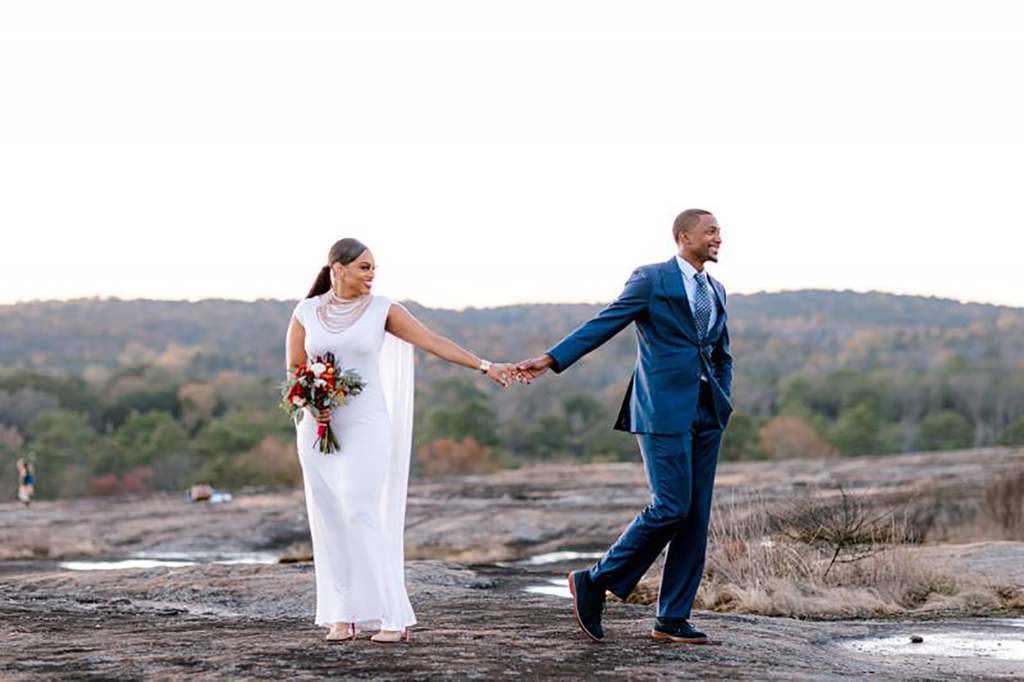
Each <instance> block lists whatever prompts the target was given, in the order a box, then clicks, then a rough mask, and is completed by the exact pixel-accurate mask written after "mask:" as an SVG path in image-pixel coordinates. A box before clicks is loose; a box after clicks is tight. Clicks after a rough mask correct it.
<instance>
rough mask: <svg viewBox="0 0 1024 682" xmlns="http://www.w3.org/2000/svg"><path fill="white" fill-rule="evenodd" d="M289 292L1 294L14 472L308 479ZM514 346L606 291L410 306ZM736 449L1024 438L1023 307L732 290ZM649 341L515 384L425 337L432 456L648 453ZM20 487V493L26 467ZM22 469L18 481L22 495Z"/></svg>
mask: <svg viewBox="0 0 1024 682" xmlns="http://www.w3.org/2000/svg"><path fill="white" fill-rule="evenodd" d="M292 305H294V303H289V302H283V301H258V302H255V303H244V302H237V301H204V302H199V303H184V302H159V301H116V300H86V301H72V302H64V303H32V304H20V305H16V306H3V307H0V471H7V472H8V475H9V476H10V477H11V478H12V479H13V472H14V466H13V462H14V460H15V459H17V458H18V457H25V456H30V455H33V454H34V457H35V458H36V468H37V473H38V478H39V492H40V494H41V495H43V496H51V497H52V496H58V495H65V496H73V495H83V494H106V493H111V492H131V491H145V490H154V489H163V490H180V489H182V488H184V487H186V486H187V485H188V484H190V483H192V482H196V481H198V480H209V481H211V482H213V483H214V484H215V485H220V486H225V487H237V486H241V485H260V486H270V487H274V486H293V485H296V484H297V483H298V482H299V480H300V473H299V470H298V465H297V461H296V458H295V454H294V430H293V427H292V426H291V424H290V423H289V422H288V420H287V417H286V416H285V414H284V413H283V412H282V411H280V410H279V409H278V408H277V399H278V396H277V390H276V389H277V384H278V382H279V381H280V380H281V379H282V378H283V343H284V328H285V325H286V323H287V319H288V315H289V313H290V309H291V306H292ZM409 307H410V309H412V310H413V312H414V314H416V315H417V316H419V317H420V318H421V319H423V320H424V321H425V322H426V323H427V324H428V325H430V326H431V327H433V328H435V329H437V330H438V331H440V332H441V333H444V334H446V335H449V336H451V337H452V338H453V339H455V340H456V341H457V342H458V343H460V344H462V345H464V346H466V347H468V348H470V349H472V350H474V352H477V353H478V354H481V355H484V356H485V357H489V358H492V359H495V360H498V359H510V360H515V359H521V357H526V356H528V355H533V354H536V353H540V352H543V351H544V350H545V349H546V348H548V347H549V346H550V345H551V344H552V343H554V342H555V341H557V340H558V338H560V337H561V336H562V335H564V334H565V333H567V332H568V331H571V329H572V328H573V327H574V326H576V325H577V324H579V323H580V322H582V321H584V320H585V319H587V318H588V317H589V316H590V315H592V314H593V313H594V312H595V311H596V310H597V309H598V308H599V306H596V305H525V306H509V307H504V308H493V309H484V310H474V309H469V310H465V311H450V310H436V309H427V308H423V307H422V306H418V305H416V304H415V303H410V304H409ZM730 329H731V331H732V339H733V354H734V356H735V358H736V385H735V389H734V402H735V407H736V412H735V414H734V417H733V419H732V421H731V423H730V426H729V429H728V431H727V433H726V435H725V443H724V445H723V451H722V457H723V459H727V460H744V459H766V458H784V457H839V456H852V455H864V454H883V453H898V452H909V451H916V450H936V449H954V448H969V447H979V446H988V445H994V444H1007V445H1020V444H1024V311H1021V310H1019V309H1013V308H1000V307H996V306H982V305H973V304H972V305H964V304H959V303H956V302H952V301H943V300H939V299H928V298H918V297H901V296H891V295H883V294H854V293H851V292H788V293H784V294H758V295H753V296H734V297H731V298H730ZM634 358H635V341H634V339H633V337H632V334H631V332H629V331H624V332H623V333H621V334H620V335H619V336H618V337H616V339H614V340H613V341H612V342H610V343H609V344H607V345H606V346H605V347H604V348H602V349H600V350H599V351H597V352H595V353H593V354H591V355H590V356H587V357H586V358H584V359H583V360H582V361H580V363H579V364H578V365H577V366H575V367H573V368H572V369H571V370H569V371H568V372H566V373H564V374H562V375H560V376H553V375H548V376H545V377H543V378H541V379H540V380H539V381H538V382H537V383H535V384H534V385H532V386H530V387H525V388H524V387H514V388H512V389H509V390H508V391H501V390H498V389H496V388H495V387H493V386H491V385H489V384H488V383H487V382H486V381H484V380H482V379H481V378H480V377H478V376H476V375H474V374H473V373H471V372H468V371H467V370H464V369H461V368H455V367H452V366H450V365H447V364H446V363H443V362H441V361H438V360H436V359H434V358H431V357H429V356H426V355H423V354H421V353H418V354H417V361H416V362H417V368H416V371H417V400H416V420H415V427H414V428H415V431H414V438H415V442H414V449H415V457H414V475H435V474H445V473H453V472H455V473H457V472H468V471H488V470H493V469H496V468H501V467H508V466H517V465H519V464H521V463H524V462H531V461H545V460H553V459H559V460H574V461H596V460H613V461H616V460H633V459H635V458H637V456H638V455H637V452H636V445H635V441H634V440H633V439H632V438H631V437H629V436H628V435H626V434H621V433H618V432H615V431H612V429H611V424H612V422H613V421H614V416H615V414H616V412H617V409H618V404H619V401H620V400H621V396H622V393H623V392H624V390H625V387H626V384H627V383H628V380H629V375H630V372H631V369H632V365H633V362H634ZM11 488H12V491H13V487H11ZM8 492H9V491H8V490H7V489H6V488H4V489H3V492H2V493H0V495H3V498H2V499H10V498H11V497H12V495H10V494H8Z"/></svg>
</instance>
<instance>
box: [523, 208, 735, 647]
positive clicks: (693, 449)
mask: <svg viewBox="0 0 1024 682" xmlns="http://www.w3.org/2000/svg"><path fill="white" fill-rule="evenodd" d="M672 235H673V237H675V241H676V246H677V247H678V251H679V253H678V255H676V256H674V257H672V258H671V259H669V260H668V261H667V262H665V263H659V264H655V265H644V266H641V267H639V268H637V269H636V270H634V271H633V274H632V276H630V278H629V281H627V282H626V287H625V289H623V291H622V294H621V295H619V297H618V299H616V300H615V301H614V302H613V303H611V304H610V305H608V307H606V308H605V309H604V310H602V311H601V312H599V313H598V314H597V315H596V316H595V317H594V318H593V319H591V320H590V321H588V322H586V323H585V324H583V326H581V327H579V328H578V329H577V330H576V331H574V332H573V333H572V334H570V335H569V336H567V337H566V338H565V339H563V340H562V341H561V342H559V343H558V344H557V345H556V346H555V347H554V348H552V349H551V350H549V351H548V352H547V354H546V355H544V356H542V357H539V358H534V359H533V360H525V361H523V362H521V363H519V364H518V365H517V369H518V371H519V372H520V374H521V376H523V377H524V380H525V381H527V382H529V381H531V380H533V379H535V378H536V377H538V376H540V375H541V374H543V373H544V372H546V371H547V370H548V369H549V368H550V369H553V370H554V371H555V372H556V373H559V372H562V371H564V370H566V369H568V368H569V366H570V365H572V364H573V363H574V362H576V361H577V360H579V359H580V358H581V357H583V356H584V355H586V354H587V353H589V352H590V351H592V350H594V349H595V348H597V347H598V346H600V345H601V344H603V343H604V342H606V341H607V340H608V339H610V338H612V337H613V336H615V335H616V334H617V333H618V332H620V331H621V330H622V329H623V328H624V327H626V326H627V325H628V324H629V323H630V322H634V323H635V324H636V336H637V345H638V355H639V357H638V359H637V363H636V369H635V371H634V372H633V378H632V380H631V381H630V384H629V388H628V389H627V391H626V397H625V399H624V400H623V402H622V409H621V410H620V412H619V418H618V421H617V422H616V424H615V428H616V429H618V430H620V431H628V432H630V433H635V434H636V435H637V441H638V442H639V444H640V452H641V454H642V455H643V460H644V469H645V471H646V473H647V484H648V486H650V489H651V503H650V505H648V506H647V508H646V509H644V510H643V511H642V512H640V514H639V515H637V517H636V518H635V519H634V520H633V523H632V524H630V526H629V527H628V528H627V529H626V531H625V532H624V533H623V534H622V535H621V536H620V537H619V539H618V540H616V542H615V544H614V545H612V546H611V548H610V549H609V550H608V551H607V552H606V553H605V555H604V556H603V557H602V558H601V559H600V560H599V561H598V562H597V564H595V565H594V566H593V567H591V568H590V569H589V570H586V571H577V572H575V573H572V574H570V575H569V589H570V590H571V592H572V595H573V606H574V610H575V613H576V621H577V623H578V624H579V626H580V627H581V628H582V629H583V631H584V632H585V633H586V634H587V635H589V636H590V637H591V638H592V639H594V640H600V639H602V638H603V637H604V630H603V629H602V627H601V612H602V610H603V608H604V599H605V590H608V591H611V592H612V593H613V594H615V595H616V596H618V597H619V598H621V599H625V598H626V597H628V596H629V593H630V592H631V591H632V590H633V588H634V587H635V586H636V584H637V582H639V580H640V578H642V577H643V575H644V573H645V572H646V571H647V569H648V568H650V566H651V564H652V563H654V560H655V559H656V558H657V557H658V555H659V554H660V553H661V551H662V550H663V549H665V547H666V546H667V547H668V553H667V556H666V558H665V567H664V569H663V570H662V574H661V589H660V591H659V594H658V612H657V617H656V618H655V621H654V629H653V630H652V632H651V636H652V637H654V639H658V640H667V641H672V642H686V643H691V644H706V643H707V641H708V639H707V636H706V635H705V634H704V633H702V632H700V631H699V630H697V629H696V628H695V627H693V626H692V625H691V624H690V623H689V621H688V619H689V617H690V610H691V608H692V607H693V599H694V597H695V596H696V594H697V587H698V585H700V579H701V574H702V573H703V570H704V552H705V547H706V546H707V538H708V519H709V515H710V512H711V492H712V488H713V487H714V483H715V465H716V464H717V462H718V448H719V445H720V443H721V441H722V431H723V430H724V429H725V425H726V422H727V421H728V419H729V414H730V413H731V412H732V405H731V402H730V397H731V393H732V357H731V356H730V355H729V332H728V330H727V328H726V311H725V289H723V288H722V285H721V284H719V283H718V282H717V281H715V280H713V279H711V277H710V276H708V274H707V273H706V272H705V270H704V266H705V264H706V263H708V262H712V263H716V262H718V249H719V248H720V247H721V245H722V234H721V230H720V229H719V227H718V222H717V221H716V220H715V217H714V216H713V215H712V214H711V213H709V212H708V211H703V210H701V209H689V210H687V211H683V212H682V213H680V214H679V216H678V217H677V218H676V220H675V223H674V224H673V226H672Z"/></svg>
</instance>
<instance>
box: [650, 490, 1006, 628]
mask: <svg viewBox="0 0 1024 682" xmlns="http://www.w3.org/2000/svg"><path fill="white" fill-rule="evenodd" d="M844 498H846V499H845V500H844ZM819 502H820V504H821V505H826V506H827V505H828V504H836V505H838V509H839V511H838V512H834V513H833V512H823V513H817V512H815V513H812V514H810V516H807V515H806V514H798V513H795V512H797V511H801V510H802V511H803V512H806V511H808V510H811V509H815V510H819V511H820V510H821V509H822V508H823V507H821V506H820V505H818V504H817V503H815V504H807V503H806V502H801V503H798V504H796V505H792V504H791V505H789V506H788V507H785V508H782V509H778V508H775V509H769V508H768V507H767V505H765V504H764V503H754V504H749V503H748V504H744V505H742V506H741V505H735V504H734V505H720V506H718V507H717V508H716V511H715V514H714V516H713V520H712V526H711V536H710V540H709V544H708V559H707V565H706V567H705V577H704V581H703V583H702V584H701V588H700V591H699V592H698V594H697V601H696V606H697V608H701V609H709V610H713V611H719V612H727V613H757V614H764V615H772V616H792V617H801V616H843V617H864V616H872V615H891V614H905V613H929V612H938V611H943V612H948V611H957V612H961V613H965V614H967V613H984V612H990V611H992V610H993V609H998V608H1013V607H1014V605H1015V604H1019V603H1020V602H1021V601H1022V597H1024V595H1022V594H1020V593H1019V592H1020V591H1019V590H1014V589H1012V588H1007V587H1000V586H996V585H989V584H986V583H982V582H981V581H980V579H977V578H973V577H969V576H965V575H961V574H952V573H948V572H944V571H942V570H939V569H937V568H935V567H933V566H930V565H928V564H927V563H926V562H925V561H924V560H923V559H921V558H920V556H919V553H918V551H917V548H916V547H915V546H914V545H912V544H911V541H910V538H911V534H910V533H909V532H908V529H907V524H906V523H905V522H904V521H902V517H901V516H900V512H899V510H898V509H889V510H882V511H881V512H880V511H878V510H877V509H874V510H873V511H871V512H870V513H869V512H867V511H866V510H867V506H866V505H863V504H861V501H859V500H856V499H854V498H853V496H852V495H851V494H850V493H843V494H841V495H839V496H838V497H837V496H834V495H833V496H832V501H831V502H830V501H829V500H820V501H819ZM857 510H860V511H857ZM808 519H811V520H812V522H808ZM829 519H832V521H834V522H835V526H834V527H829V523H830V521H829ZM815 528H817V531H818V532H811V531H812V530H813V529H815ZM861 531H863V532H861ZM854 537H855V538H857V541H856V542H851V541H850V539H851V538H854ZM821 538H832V541H828V542H823V541H821ZM837 548H838V551H837ZM844 551H848V556H847V558H846V560H843V559H842V556H843V552H844ZM837 557H839V559H837ZM655 587H656V586H652V585H647V586H646V589H643V590H640V593H639V594H638V598H637V599H636V600H633V599H631V601H649V602H653V601H654V600H656V598H657V591H656V589H655Z"/></svg>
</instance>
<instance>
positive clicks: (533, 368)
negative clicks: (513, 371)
mask: <svg viewBox="0 0 1024 682" xmlns="http://www.w3.org/2000/svg"><path fill="white" fill-rule="evenodd" d="M650 298H651V280H650V276H649V275H648V274H647V272H646V271H645V270H644V269H643V268H638V269H636V270H634V271H633V274H632V275H630V277H629V280H628V281H627V282H626V286H625V288H623V290H622V293H621V294H619V297H618V298H617V299H615V300H614V301H613V302H612V303H609V304H608V305H607V306H606V307H605V308H604V309H603V310H602V311H601V312H599V313H598V314H597V315H595V316H594V317H592V318H591V319H590V320H588V321H587V322H584V323H583V325H581V326H580V327H579V328H577V329H576V331H574V332H573V333H571V334H569V335H568V336H567V337H565V338H564V339H562V340H561V341H559V342H558V343H557V344H556V345H555V346H554V348H552V349H551V350H549V351H548V352H547V354H546V355H544V356H542V357H539V358H535V359H533V360H526V361H524V362H521V363H519V365H518V368H519V369H520V370H521V371H523V372H524V373H525V374H526V375H527V376H529V377H530V378H534V377H537V376H540V375H541V374H543V373H544V372H545V371H546V370H547V369H548V368H550V369H553V370H555V372H556V373H557V372H562V371H563V370H566V369H568V368H569V366H570V365H572V364H573V363H574V362H576V361H577V360H579V359H580V358H582V357H583V356H584V355H586V354H587V353H589V352H590V351H592V350H594V349H595V348H598V347H599V346H600V345H601V344H603V343H604V342H605V341H607V340H608V339H610V338H612V337H613V336H615V335H616V334H618V333H619V332H620V331H622V330H623V329H624V328H625V327H626V326H627V325H629V323H630V322H632V321H633V320H635V319H636V318H637V317H639V316H640V315H641V314H642V313H643V312H644V311H646V310H647V306H648V303H649V301H650Z"/></svg>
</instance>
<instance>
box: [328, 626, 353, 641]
mask: <svg viewBox="0 0 1024 682" xmlns="http://www.w3.org/2000/svg"><path fill="white" fill-rule="evenodd" d="M338 625H339V623H335V624H334V625H332V626H331V631H330V632H328V633H327V637H326V638H325V639H326V640H327V641H328V642H347V641H348V640H350V639H355V638H356V624H355V623H344V625H347V626H348V629H347V630H340V629H337V627H338Z"/></svg>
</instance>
